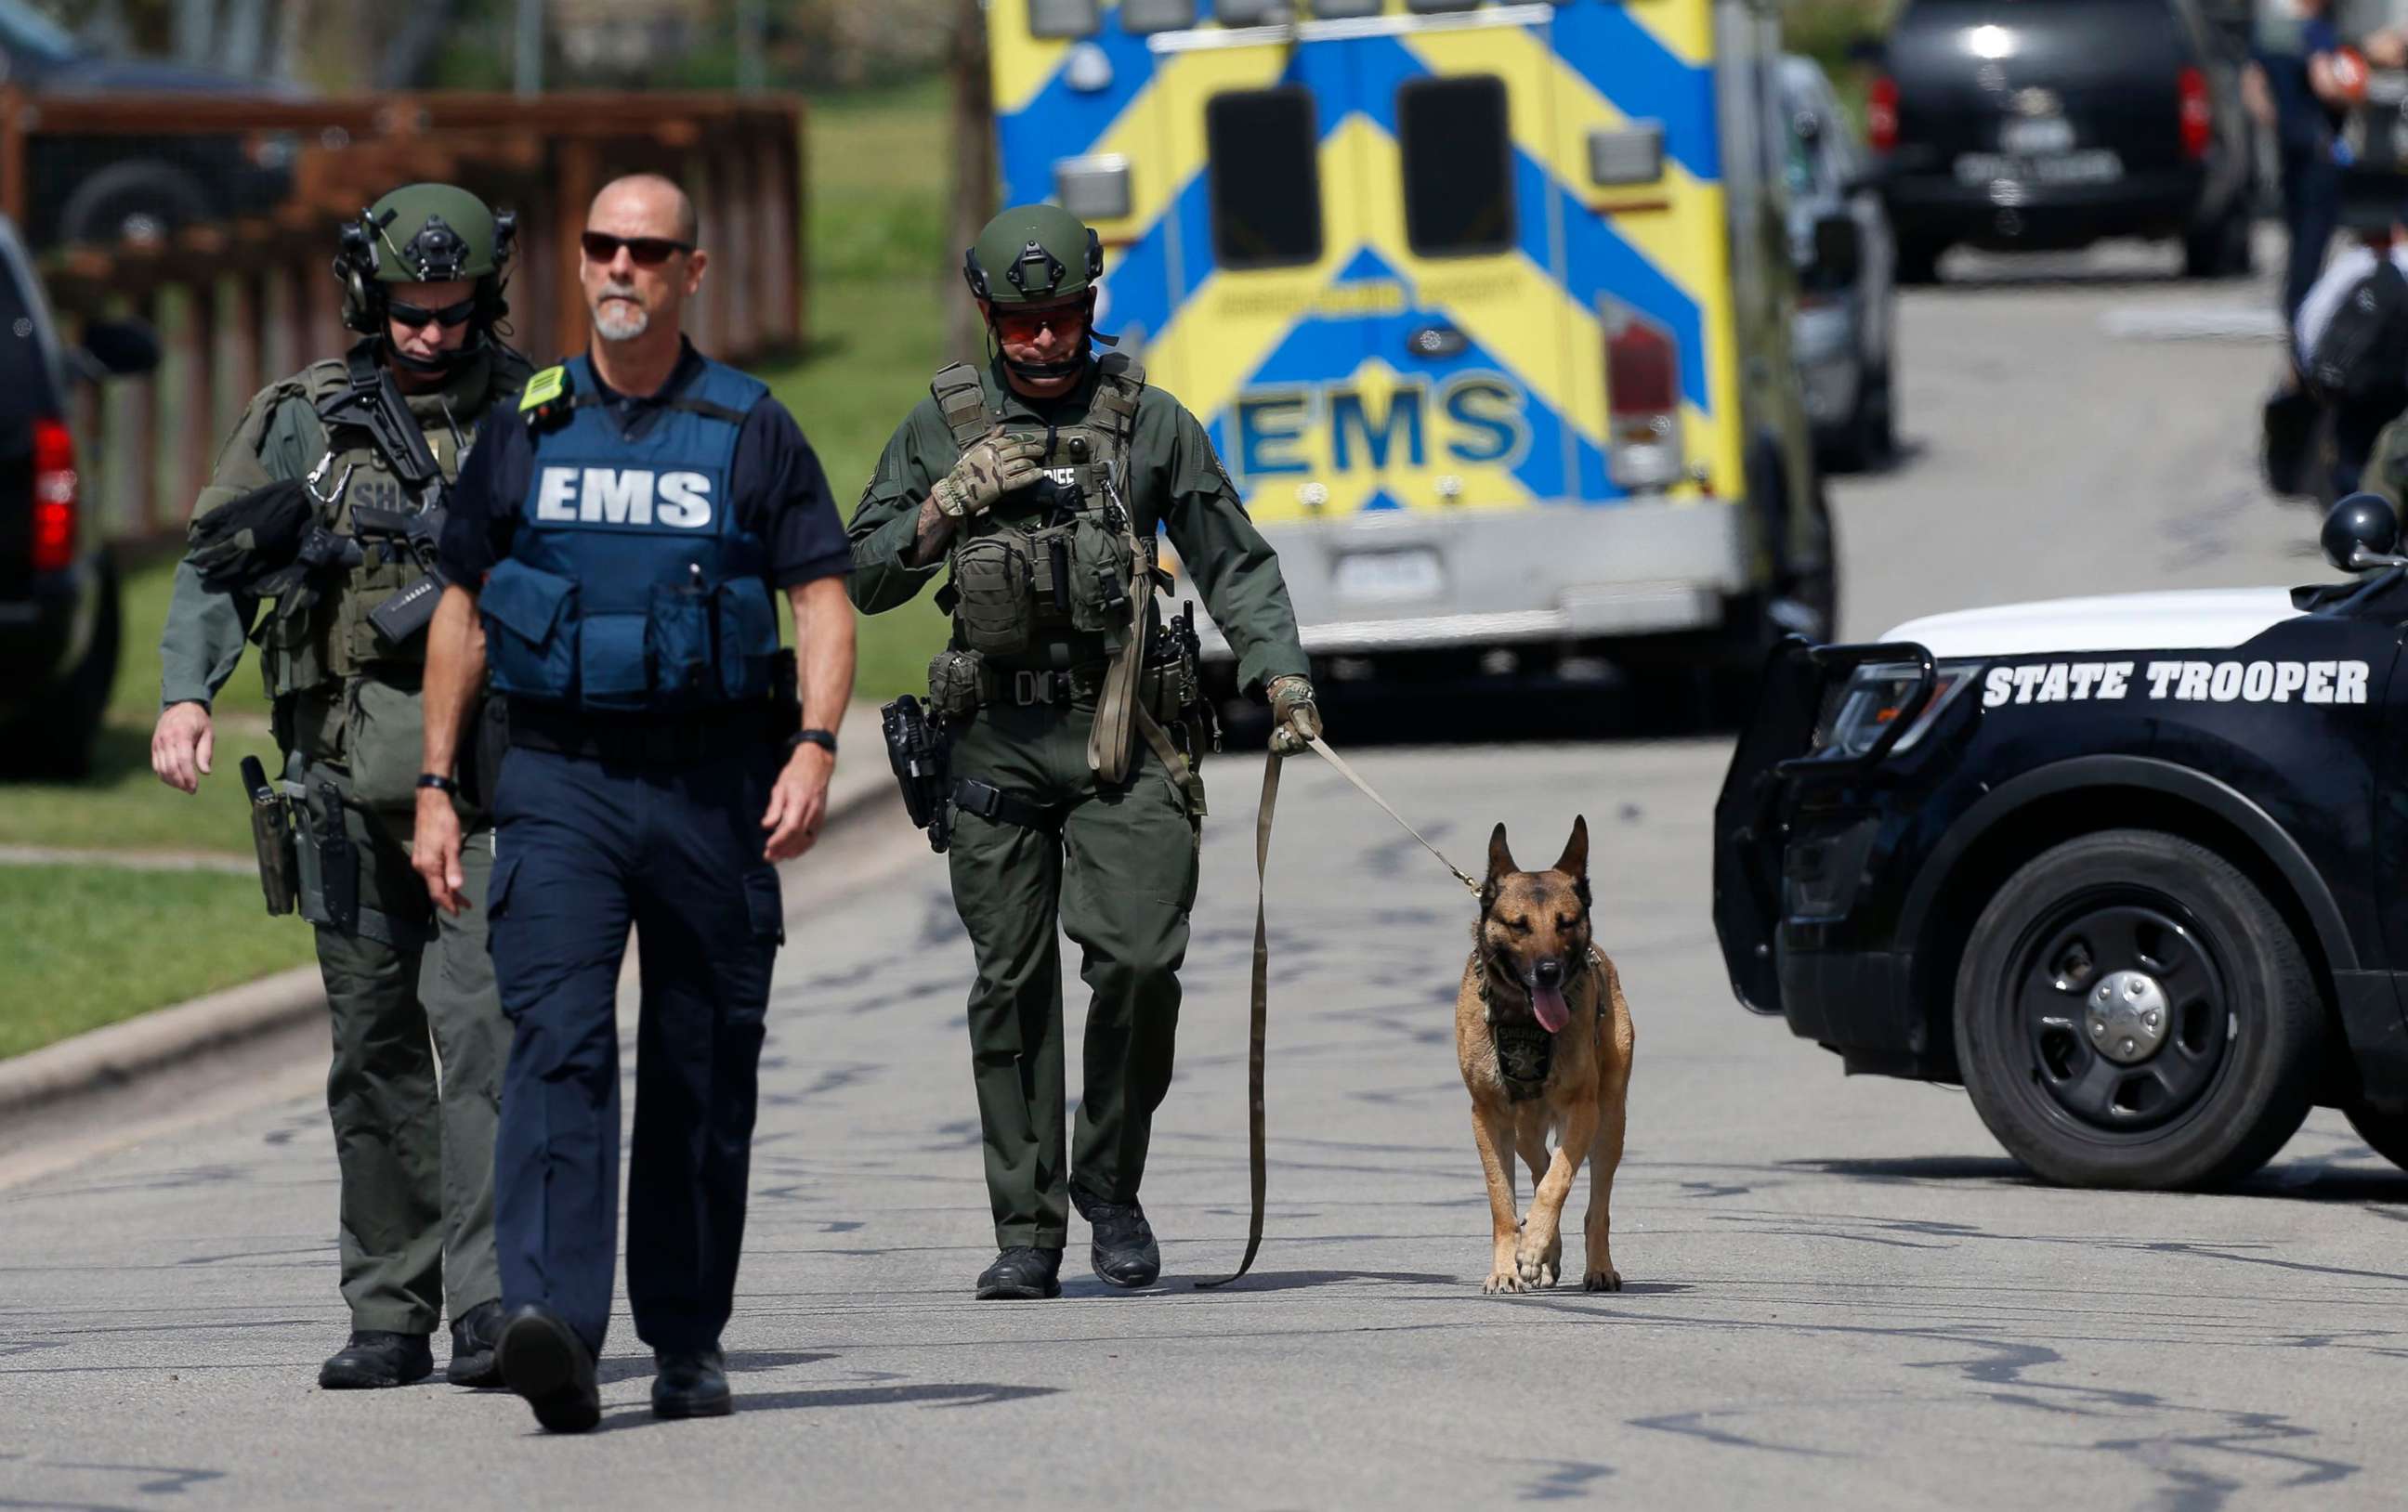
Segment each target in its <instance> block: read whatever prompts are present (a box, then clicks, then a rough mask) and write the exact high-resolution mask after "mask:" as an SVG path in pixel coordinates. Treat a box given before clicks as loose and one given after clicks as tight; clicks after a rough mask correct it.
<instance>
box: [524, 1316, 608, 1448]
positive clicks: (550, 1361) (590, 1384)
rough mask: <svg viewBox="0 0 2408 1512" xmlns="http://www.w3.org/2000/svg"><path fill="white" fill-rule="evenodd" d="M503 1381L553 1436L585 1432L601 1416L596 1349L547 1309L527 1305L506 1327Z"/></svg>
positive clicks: (600, 1394)
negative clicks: (596, 1370)
mask: <svg viewBox="0 0 2408 1512" xmlns="http://www.w3.org/2000/svg"><path fill="white" fill-rule="evenodd" d="M500 1354H501V1363H502V1381H503V1383H504V1384H505V1385H507V1386H509V1389H510V1390H511V1391H516V1392H517V1393H518V1394H519V1395H521V1396H523V1397H525V1398H526V1399H527V1405H529V1406H531V1407H533V1408H535V1420H536V1421H538V1422H539V1423H541V1424H543V1425H544V1426H545V1427H546V1428H549V1429H551V1430H552V1432H553V1433H555V1434H581V1433H583V1432H585V1431H586V1430H587V1429H589V1428H591V1427H593V1426H594V1425H595V1423H598V1422H600V1421H601V1420H602V1390H601V1387H600V1385H599V1384H598V1383H597V1382H596V1381H595V1378H594V1351H593V1350H591V1349H588V1348H586V1347H585V1341H584V1340H583V1339H581V1338H579V1337H578V1336H577V1331H576V1330H575V1329H573V1328H570V1327H569V1326H568V1325H567V1324H566V1322H564V1321H562V1320H561V1317H560V1315H559V1314H558V1313H555V1312H553V1311H552V1309H551V1308H549V1307H544V1306H538V1305H536V1304H535V1303H529V1304H527V1305H525V1306H523V1307H521V1308H520V1309H519V1310H518V1311H516V1312H514V1313H512V1314H510V1318H509V1324H508V1326H506V1327H505V1328H503V1330H502V1345H501V1349H500Z"/></svg>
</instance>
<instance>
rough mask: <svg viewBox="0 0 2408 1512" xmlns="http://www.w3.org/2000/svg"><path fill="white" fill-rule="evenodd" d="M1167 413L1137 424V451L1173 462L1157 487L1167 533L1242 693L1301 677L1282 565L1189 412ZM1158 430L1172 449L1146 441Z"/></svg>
mask: <svg viewBox="0 0 2408 1512" xmlns="http://www.w3.org/2000/svg"><path fill="white" fill-rule="evenodd" d="M1167 408H1168V413H1167V414H1164V415H1163V416H1162V417H1161V419H1160V420H1159V421H1154V423H1152V424H1149V423H1147V421H1150V420H1153V417H1152V416H1140V426H1139V434H1138V437H1137V446H1138V448H1139V449H1140V452H1141V453H1148V454H1151V455H1154V456H1167V457H1168V463H1167V473H1168V476H1167V477H1165V478H1161V480H1160V482H1161V487H1162V492H1161V494H1160V497H1161V498H1163V499H1164V500H1165V501H1166V502H1165V505H1164V508H1163V511H1162V523H1163V528H1164V530H1165V531H1166V532H1167V533H1168V535H1169V536H1170V544H1171V546H1172V547H1173V548H1174V549H1177V551H1178V552H1179V560H1180V562H1181V563H1183V564H1184V565H1185V567H1186V569H1187V572H1188V574H1189V576H1191V577H1193V578H1195V579H1196V586H1197V591H1198V592H1201V593H1202V594H1203V596H1204V607H1205V609H1206V611H1207V612H1209V613H1210V614H1211V616H1212V622H1213V623H1214V624H1215V625H1218V626H1219V627H1220V629H1221V634H1222V635H1226V636H1227V637H1228V640H1229V649H1231V650H1234V651H1236V652H1237V653H1238V686H1239V687H1240V688H1241V689H1243V690H1245V691H1246V692H1254V691H1256V690H1258V689H1260V688H1262V687H1263V686H1264V685H1266V684H1268V683H1269V682H1270V681H1271V680H1272V679H1273V678H1283V677H1285V676H1287V675H1288V674H1290V673H1295V674H1297V675H1298V676H1302V675H1304V674H1305V673H1306V672H1308V671H1309V670H1310V667H1309V664H1308V663H1307V662H1306V661H1305V656H1304V648H1303V647H1302V645H1300V644H1299V643H1298V641H1297V633H1296V609H1295V607H1294V606H1292V605H1290V604H1289V603H1288V597H1287V581H1286V579H1285V578H1282V577H1281V576H1280V564H1279V557H1278V556H1277V555H1276V554H1274V553H1273V552H1272V550H1271V548H1270V543H1269V542H1268V541H1266V540H1264V539H1263V535H1262V532H1260V531H1258V530H1256V529H1254V521H1252V520H1249V519H1248V518H1247V517H1246V506H1245V505H1244V504H1243V503H1242V502H1240V500H1239V498H1238V491H1237V488H1236V486H1235V485H1233V484H1232V483H1231V482H1230V481H1229V475H1228V473H1227V472H1226V471H1225V470H1223V468H1222V466H1221V459H1220V457H1219V455H1218V454H1217V453H1215V452H1214V451H1213V449H1212V438H1211V436H1209V435H1205V434H1204V427H1203V426H1202V425H1200V424H1198V423H1197V420H1196V417H1195V416H1193V415H1191V414H1189V413H1188V412H1187V408H1186V407H1185V406H1183V405H1180V404H1178V403H1176V402H1172V403H1169V404H1168V406H1167ZM1157 426H1159V427H1161V428H1162V429H1166V430H1168V447H1167V449H1166V448H1165V447H1164V445H1163V443H1162V441H1161V440H1160V439H1158V438H1157V436H1156V435H1149V434H1148V433H1149V432H1153V431H1155V430H1156V427H1157Z"/></svg>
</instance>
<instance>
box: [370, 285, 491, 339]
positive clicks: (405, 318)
mask: <svg viewBox="0 0 2408 1512" xmlns="http://www.w3.org/2000/svg"><path fill="white" fill-rule="evenodd" d="M385 312H386V313H387V314H389V315H391V316H392V317H393V318H394V321H395V322H396V323H397V324H399V325H401V326H402V327H403V328H404V329H406V330H410V331H417V330H421V329H423V328H424V327H425V326H426V324H427V323H428V322H429V321H432V322H434V323H436V324H438V325H466V324H467V323H468V321H469V319H470V318H471V317H472V316H474V315H475V314H476V313H477V296H476V295H474V294H470V295H469V296H468V297H467V298H466V299H464V300H461V301H460V302H459V303H458V304H456V305H446V306H444V307H442V308H441V309H428V308H426V307H423V306H421V305H411V304H406V303H404V302H403V301H401V300H398V299H393V300H387V301H386V302H385Z"/></svg>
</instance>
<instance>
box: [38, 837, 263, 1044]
mask: <svg viewBox="0 0 2408 1512" xmlns="http://www.w3.org/2000/svg"><path fill="white" fill-rule="evenodd" d="M0 919H5V920H7V921H8V924H7V929H6V930H0V980H5V981H7V984H8V991H7V1008H6V1009H5V1010H0V1056H10V1055H22V1054H23V1053H24V1052H25V1051H27V1050H31V1049H37V1048H40V1047H42V1046H44V1045H47V1044H50V1042H51V1041H53V1040H57V1039H64V1038H65V1037H66V1036H67V1035H69V1034H81V1033H83V1032H84V1031H85V1030H87V1029H96V1028H98V1027H100V1026H101V1025H102V1024H106V1023H113V1022H115V1021H117V1020H121V1019H129V1018H132V1017H133V1016H134V1015H136V1014H137V1013H141V1012H143V1011H145V1010H147V1009H150V1008H154V1007H158V1006H161V1005H163V1004H168V1003H179V1002H181V1001H183V1000H184V999H186V998H191V997H197V996H199V995H200V994H202V993H204V992H213V991H218V990H220V989H221V988H226V987H232V986H235V985H236V984H237V983H240V982H246V981H250V980H251V979H252V978H253V977H264V976H265V975H267V974H268V973H269V972H273V971H282V970H284V969H285V968H286V967H288V966H297V965H300V964H302V963H304V962H307V961H308V960H310V959H311V942H310V931H309V929H308V926H307V925H305V924H302V923H300V922H298V921H297V920H292V919H270V918H268V917H267V910H266V909H265V907H264V906H262V905H261V903H260V897H259V887H258V884H256V883H254V882H250V881H246V880H245V879H243V878H242V877H225V876H218V875H211V874H209V873H206V872H128V871H118V870H114V869H104V868H100V867H93V866H0Z"/></svg>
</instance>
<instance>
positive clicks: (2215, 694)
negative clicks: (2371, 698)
mask: <svg viewBox="0 0 2408 1512" xmlns="http://www.w3.org/2000/svg"><path fill="white" fill-rule="evenodd" d="M2367 676H2368V674H2367V665H2366V663H2363V662H2150V663H2145V664H2144V663H2134V662H2040V663H2033V664H2032V665H2029V666H1994V667H1992V668H1991V669H1990V670H1989V671H1988V672H1987V673H1986V674H1985V675H1984V677H1983V678H1982V706H1983V707H1985V708H1997V707H1999V706H2001V705H2005V704H2068V703H2081V702H2085V701H2089V700H2100V699H2121V698H2135V697H2137V698H2144V699H2151V700H2162V701H2166V702H2171V703H2177V704H2288V703H2291V702H2294V701H2297V702H2299V703H2302V704H2363V703H2365V702H2366V687H2367ZM2135 690H2138V691H2137V692H2135Z"/></svg>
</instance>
